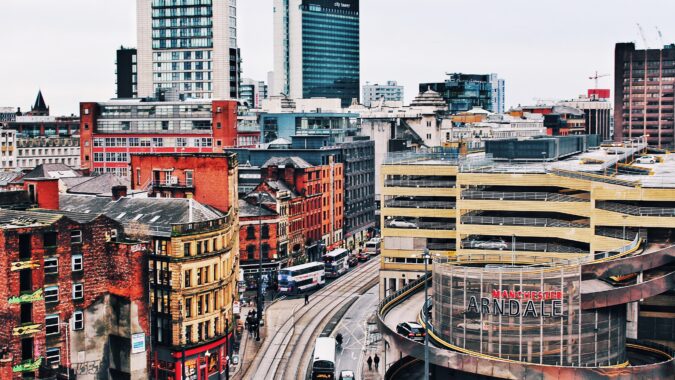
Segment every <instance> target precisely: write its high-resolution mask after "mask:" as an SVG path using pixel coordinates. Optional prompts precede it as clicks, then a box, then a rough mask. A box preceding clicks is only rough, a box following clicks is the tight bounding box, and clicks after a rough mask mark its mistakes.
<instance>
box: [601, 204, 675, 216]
mask: <svg viewBox="0 0 675 380" xmlns="http://www.w3.org/2000/svg"><path fill="white" fill-rule="evenodd" d="M595 206H596V207H597V208H599V209H601V210H607V211H613V212H618V213H621V214H628V215H634V216H666V217H675V208H673V207H640V206H633V205H624V204H621V203H614V202H605V201H599V202H596V203H595Z"/></svg>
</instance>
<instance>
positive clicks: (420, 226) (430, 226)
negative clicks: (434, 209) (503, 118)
mask: <svg viewBox="0 0 675 380" xmlns="http://www.w3.org/2000/svg"><path fill="white" fill-rule="evenodd" d="M410 223H412V224H411V225H410V226H409V227H404V226H392V225H391V223H385V225H386V226H387V228H395V229H403V230H415V229H417V230H455V229H456V227H457V225H456V224H455V223H445V222H425V221H417V222H410Z"/></svg>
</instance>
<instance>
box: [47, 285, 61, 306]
mask: <svg viewBox="0 0 675 380" xmlns="http://www.w3.org/2000/svg"><path fill="white" fill-rule="evenodd" d="M54 302H59V288H58V287H57V286H48V287H46V288H45V303H54Z"/></svg>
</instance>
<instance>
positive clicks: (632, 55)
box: [614, 42, 675, 148]
mask: <svg viewBox="0 0 675 380" xmlns="http://www.w3.org/2000/svg"><path fill="white" fill-rule="evenodd" d="M673 85H675V44H671V45H666V46H664V47H663V49H648V50H636V49H635V44H634V43H632V42H631V43H618V44H616V49H615V51H614V139H615V140H616V141H623V140H626V139H636V138H639V137H643V136H647V135H648V136H649V137H647V142H648V143H649V145H655V146H658V147H663V148H667V147H673V143H674V142H675V140H674V139H673V130H674V129H675V121H674V120H675V117H674V112H673V108H674V107H675V97H674V96H673V94H674V93H675V91H673Z"/></svg>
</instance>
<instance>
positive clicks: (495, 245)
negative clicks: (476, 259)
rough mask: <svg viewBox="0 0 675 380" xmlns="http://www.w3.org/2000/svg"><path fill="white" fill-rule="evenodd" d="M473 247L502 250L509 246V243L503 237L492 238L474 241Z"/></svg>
mask: <svg viewBox="0 0 675 380" xmlns="http://www.w3.org/2000/svg"><path fill="white" fill-rule="evenodd" d="M472 247H475V248H485V249H499V250H502V249H506V248H508V245H507V244H506V242H505V241H504V240H503V239H490V240H482V241H475V242H472Z"/></svg>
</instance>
